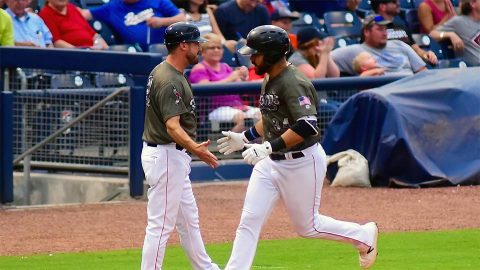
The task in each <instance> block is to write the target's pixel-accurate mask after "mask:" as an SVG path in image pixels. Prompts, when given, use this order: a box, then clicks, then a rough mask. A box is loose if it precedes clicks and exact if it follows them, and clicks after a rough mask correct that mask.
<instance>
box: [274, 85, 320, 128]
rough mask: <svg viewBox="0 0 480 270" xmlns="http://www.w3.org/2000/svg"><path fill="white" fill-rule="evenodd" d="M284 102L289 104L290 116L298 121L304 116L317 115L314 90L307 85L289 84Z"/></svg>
mask: <svg viewBox="0 0 480 270" xmlns="http://www.w3.org/2000/svg"><path fill="white" fill-rule="evenodd" d="M282 95H283V100H284V102H285V104H288V111H289V114H290V115H291V116H292V117H293V118H294V119H295V121H296V120H298V119H299V118H300V117H302V116H310V115H316V114H317V110H316V102H317V101H316V100H315V96H314V95H313V94H312V90H311V89H310V88H308V87H307V85H305V84H301V83H300V84H296V85H293V84H287V86H286V88H285V89H284V91H283V93H282Z"/></svg>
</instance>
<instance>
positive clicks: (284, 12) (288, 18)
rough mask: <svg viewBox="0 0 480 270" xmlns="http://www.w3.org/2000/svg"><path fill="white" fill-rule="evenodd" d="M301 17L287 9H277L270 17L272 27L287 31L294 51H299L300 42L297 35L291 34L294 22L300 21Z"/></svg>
mask: <svg viewBox="0 0 480 270" xmlns="http://www.w3.org/2000/svg"><path fill="white" fill-rule="evenodd" d="M299 18H300V17H299V16H298V15H297V14H294V13H292V12H291V11H290V10H288V9H287V8H278V9H275V10H274V11H273V13H272V15H270V19H271V20H272V25H275V26H278V27H280V28H282V29H283V30H285V31H287V33H288V38H289V39H290V45H292V47H293V49H297V47H298V42H297V35H295V34H293V33H291V31H292V22H293V21H295V20H298V19H299Z"/></svg>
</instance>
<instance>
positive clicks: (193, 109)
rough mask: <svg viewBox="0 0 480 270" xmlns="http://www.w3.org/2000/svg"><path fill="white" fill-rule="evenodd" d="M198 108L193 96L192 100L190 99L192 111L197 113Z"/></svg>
mask: <svg viewBox="0 0 480 270" xmlns="http://www.w3.org/2000/svg"><path fill="white" fill-rule="evenodd" d="M196 110H197V105H196V104H195V99H193V98H192V100H190V113H191V114H193V115H195V111H196Z"/></svg>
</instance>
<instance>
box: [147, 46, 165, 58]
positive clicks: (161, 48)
mask: <svg viewBox="0 0 480 270" xmlns="http://www.w3.org/2000/svg"><path fill="white" fill-rule="evenodd" d="M148 52H150V53H158V54H161V55H162V56H166V55H168V50H167V46H165V44H163V43H156V44H150V46H148Z"/></svg>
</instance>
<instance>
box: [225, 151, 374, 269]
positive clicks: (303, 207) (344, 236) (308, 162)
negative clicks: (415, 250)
mask: <svg viewBox="0 0 480 270" xmlns="http://www.w3.org/2000/svg"><path fill="white" fill-rule="evenodd" d="M302 152H303V153H304V155H305V157H301V158H297V159H289V160H281V161H272V160H271V159H270V158H269V157H267V158H265V159H263V160H261V161H260V162H258V163H257V164H256V165H255V167H254V168H253V172H252V176H251V177H250V182H249V184H248V188H247V194H246V197H245V202H244V206H243V211H242V216H241V219H240V224H239V226H238V228H237V232H236V237H235V241H234V243H233V250H232V254H231V257H230V259H229V261H228V263H227V266H226V267H225V270H249V269H250V268H251V266H252V263H253V259H254V257H255V251H256V248H257V242H258V238H259V235H260V231H261V229H262V226H263V224H264V223H265V221H266V220H267V218H268V216H269V215H270V212H271V211H272V209H273V207H274V206H275V203H276V202H277V200H278V199H279V198H281V199H282V200H283V203H284V205H285V208H286V211H287V212H288V215H289V216H290V219H291V221H292V223H293V225H294V228H295V230H296V232H297V233H298V234H299V235H300V236H302V237H306V238H323V239H329V240H336V241H341V242H347V243H351V244H353V245H354V246H356V247H359V246H365V245H367V246H371V245H372V244H373V235H369V233H368V232H367V230H365V229H364V228H363V227H362V226H361V225H359V224H357V223H352V222H345V221H339V220H335V219H333V218H331V217H327V216H324V215H320V214H319V213H318V209H319V207H320V198H321V192H322V186H323V180H324V178H325V173H326V170H327V165H326V164H327V163H326V155H325V152H324V150H323V148H322V146H321V145H320V144H315V145H313V146H311V147H309V148H307V149H305V150H303V151H302Z"/></svg>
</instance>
